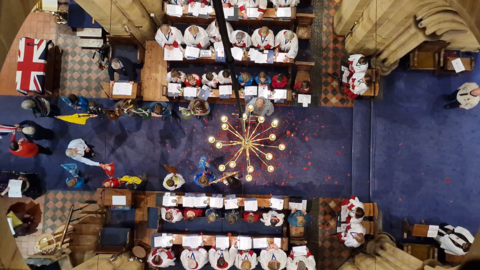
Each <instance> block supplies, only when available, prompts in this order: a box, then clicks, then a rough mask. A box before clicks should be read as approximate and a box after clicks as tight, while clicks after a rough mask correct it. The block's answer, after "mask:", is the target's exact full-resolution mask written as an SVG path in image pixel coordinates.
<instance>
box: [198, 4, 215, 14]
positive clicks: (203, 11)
mask: <svg viewBox="0 0 480 270" xmlns="http://www.w3.org/2000/svg"><path fill="white" fill-rule="evenodd" d="M211 8H212V7H211V6H205V7H204V8H202V7H200V11H199V12H200V14H202V15H208V14H210V12H212V11H211Z"/></svg>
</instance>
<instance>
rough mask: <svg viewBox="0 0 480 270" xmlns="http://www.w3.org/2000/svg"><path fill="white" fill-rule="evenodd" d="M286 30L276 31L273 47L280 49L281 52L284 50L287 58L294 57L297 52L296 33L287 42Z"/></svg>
mask: <svg viewBox="0 0 480 270" xmlns="http://www.w3.org/2000/svg"><path fill="white" fill-rule="evenodd" d="M287 31H288V30H282V31H280V32H278V34H277V36H276V37H275V48H276V49H280V51H281V52H286V53H287V56H288V58H293V59H295V57H297V54H298V38H297V34H295V33H294V37H293V39H292V40H290V41H288V42H287V39H286V38H285V33H287Z"/></svg>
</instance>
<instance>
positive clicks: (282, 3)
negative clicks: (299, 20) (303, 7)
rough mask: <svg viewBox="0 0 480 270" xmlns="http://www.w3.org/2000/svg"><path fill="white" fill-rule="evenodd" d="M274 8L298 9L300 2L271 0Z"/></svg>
mask: <svg viewBox="0 0 480 270" xmlns="http://www.w3.org/2000/svg"><path fill="white" fill-rule="evenodd" d="M270 1H272V3H273V6H274V7H296V6H297V5H298V3H300V0H270Z"/></svg>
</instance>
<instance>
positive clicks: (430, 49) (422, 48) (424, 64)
mask: <svg viewBox="0 0 480 270" xmlns="http://www.w3.org/2000/svg"><path fill="white" fill-rule="evenodd" d="M449 44H450V43H448V42H446V41H442V40H439V41H429V42H424V43H422V44H420V45H419V46H418V47H417V48H415V49H414V50H413V51H412V52H410V63H409V67H408V68H409V69H414V70H437V69H438V67H439V66H441V64H440V59H441V56H440V54H441V52H442V50H443V49H445V48H446V47H447V46H448V45H449Z"/></svg>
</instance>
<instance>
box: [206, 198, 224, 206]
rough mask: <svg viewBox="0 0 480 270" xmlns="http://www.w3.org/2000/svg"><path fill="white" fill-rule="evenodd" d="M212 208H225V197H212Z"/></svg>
mask: <svg viewBox="0 0 480 270" xmlns="http://www.w3.org/2000/svg"><path fill="white" fill-rule="evenodd" d="M209 204H210V207H212V208H223V197H210V203H209Z"/></svg>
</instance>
